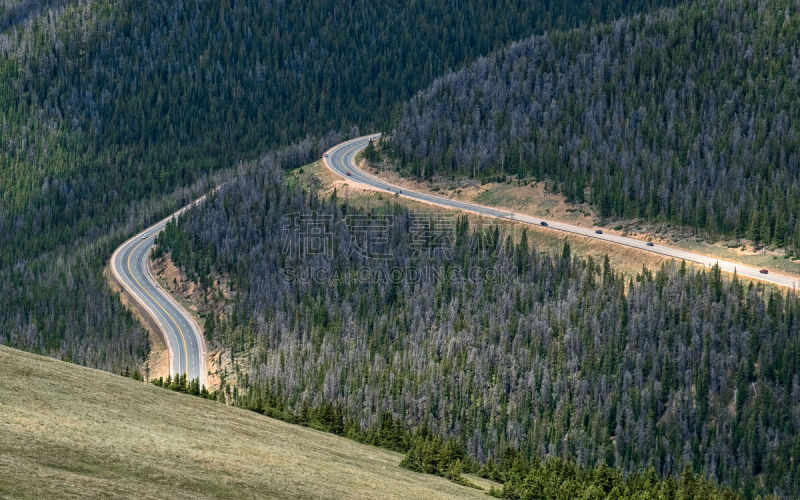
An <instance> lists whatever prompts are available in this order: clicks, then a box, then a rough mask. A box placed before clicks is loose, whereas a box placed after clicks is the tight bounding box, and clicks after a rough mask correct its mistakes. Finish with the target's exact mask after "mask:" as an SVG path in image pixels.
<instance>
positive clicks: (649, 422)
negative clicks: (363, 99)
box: [158, 157, 800, 498]
mask: <svg viewBox="0 0 800 500" xmlns="http://www.w3.org/2000/svg"><path fill="white" fill-rule="evenodd" d="M285 165H286V164H285V163H283V162H282V160H281V159H279V158H274V157H272V158H265V159H264V160H262V161H261V162H259V163H257V164H253V165H250V166H249V167H247V168H242V170H241V171H240V173H239V176H238V177H237V178H236V179H235V180H234V181H232V182H231V183H229V184H227V185H226V186H225V187H223V188H222V190H221V191H220V192H219V193H218V194H217V195H215V196H214V197H213V198H212V199H210V200H209V201H208V203H206V204H204V205H203V206H201V207H199V208H197V209H194V210H192V211H191V212H189V213H187V214H186V216H184V217H182V218H180V219H179V220H178V221H177V222H176V223H173V224H170V225H169V226H168V228H167V229H166V230H165V232H164V233H163V234H162V235H161V236H160V237H159V239H158V245H159V246H160V247H161V249H162V250H164V251H167V252H170V254H171V256H172V258H173V260H174V261H175V262H176V263H177V264H178V265H179V266H181V267H182V268H183V269H185V271H186V273H187V274H188V275H189V276H190V277H191V278H192V279H194V280H196V281H198V282H200V283H211V282H212V280H210V279H207V278H206V277H207V276H209V274H214V275H222V276H224V277H225V278H226V279H227V280H229V281H230V283H231V285H232V287H233V290H234V297H233V298H232V300H231V302H230V303H229V305H228V306H227V309H226V311H225V312H224V313H223V314H221V315H220V316H212V317H213V318H214V319H213V320H212V321H210V322H209V321H208V319H207V320H206V325H207V326H206V335H207V336H208V337H209V338H210V342H212V344H214V345H217V346H219V347H222V348H224V349H226V350H229V351H230V352H231V353H233V354H234V355H236V356H245V357H246V359H247V363H246V364H245V366H244V367H243V369H242V371H241V372H240V373H239V377H238V379H237V386H238V397H237V401H238V404H239V405H241V406H244V407H248V408H252V409H260V410H261V411H264V412H267V413H270V412H282V413H292V414H297V413H298V412H300V411H301V408H303V407H304V406H305V407H308V408H318V407H320V406H322V405H324V404H331V405H335V406H336V407H337V408H340V410H341V415H342V418H343V419H351V420H354V421H356V422H359V426H360V428H362V429H370V428H374V427H375V426H376V425H377V423H378V421H379V419H380V418H381V416H382V415H384V414H386V413H387V412H388V413H389V414H391V415H393V416H394V417H395V418H397V419H399V421H401V422H402V423H403V426H404V427H405V428H407V429H408V430H409V432H412V433H413V432H416V431H417V430H419V429H426V430H429V431H430V432H431V433H432V434H433V435H435V436H440V437H441V438H443V439H453V440H455V441H456V442H457V443H459V444H460V445H461V446H463V447H464V450H465V451H466V453H467V454H468V456H469V457H470V459H472V460H475V461H477V462H478V463H486V462H487V461H489V460H492V459H497V457H498V456H499V454H500V453H502V451H503V450H505V449H506V448H509V447H510V448H513V449H516V450H519V452H520V453H521V454H522V455H523V456H524V457H526V459H530V460H533V459H535V458H537V457H538V458H543V457H548V456H552V457H563V458H570V459H574V460H576V461H577V463H578V464H581V466H586V467H590V468H591V467H595V466H598V465H602V464H605V465H607V466H609V467H616V468H619V469H620V470H621V471H622V472H623V473H631V472H636V471H642V470H643V469H644V468H646V467H652V468H653V469H654V470H655V472H656V474H658V475H659V476H662V477H665V476H667V475H671V476H672V477H678V476H680V474H681V473H682V471H683V470H684V469H685V468H686V467H689V469H690V470H692V471H694V472H699V473H702V474H704V475H706V476H707V477H709V478H711V479H712V480H713V481H715V482H718V483H721V484H726V485H730V486H732V487H734V488H736V489H738V490H740V491H742V492H743V493H744V494H745V496H746V497H748V498H750V497H753V496H754V495H755V494H757V493H760V494H763V493H777V494H779V495H783V496H795V495H797V494H798V493H799V492H800V483H798V478H800V474H798V473H799V472H800V469H798V464H799V463H800V460H799V458H798V457H800V455H799V454H800V438H798V437H797V436H798V431H800V412H798V409H799V408H800V336H798V328H799V326H800V325H799V324H798V320H800V301H798V299H797V298H796V297H794V296H793V295H791V294H782V293H779V292H777V291H774V290H771V289H765V288H763V287H762V286H760V285H754V284H751V283H745V282H742V281H740V280H738V279H736V278H733V279H728V278H723V276H722V275H721V273H720V271H719V269H717V268H713V269H711V270H708V271H695V270H692V269H690V268H687V267H686V266H685V265H683V264H679V263H675V264H670V265H665V266H664V267H663V268H662V269H658V270H647V269H643V270H642V271H641V272H640V273H638V275H637V276H636V278H635V279H631V280H627V279H625V278H624V277H623V276H622V275H621V274H619V273H618V272H616V271H615V270H614V269H613V268H612V267H611V266H610V265H609V263H608V262H607V261H606V262H597V261H594V260H591V259H588V260H587V259H582V258H579V257H577V256H574V255H572V252H570V249H569V246H568V245H565V248H564V250H563V251H562V252H561V253H560V254H559V255H550V254H547V253H540V252H537V250H536V247H535V244H531V241H530V239H529V238H528V237H527V235H524V236H522V237H521V238H518V239H517V240H516V241H515V240H513V239H512V238H511V237H510V235H509V234H507V233H506V231H505V230H500V229H499V228H498V227H497V226H486V227H471V226H470V224H469V223H468V221H467V220H466V219H463V218H460V219H458V220H457V221H456V223H455V224H454V225H453V226H452V228H451V229H452V234H450V237H451V240H450V241H451V243H452V248H451V249H450V251H449V252H425V251H422V252H421V251H419V249H418V248H417V247H415V246H414V243H415V235H414V234H413V228H414V227H415V221H417V220H418V219H419V214H414V213H410V212H408V211H407V210H406V209H404V208H402V207H400V206H397V205H393V204H392V203H390V202H386V204H383V205H379V206H377V207H375V208H374V209H373V210H372V212H371V215H370V217H372V218H373V219H370V220H380V221H388V223H387V225H386V226H385V231H386V234H385V235H384V236H385V237H386V238H387V241H386V244H387V247H388V248H391V249H392V252H391V258H383V259H378V258H368V257H365V256H363V255H362V254H360V253H358V252H352V251H351V250H352V245H351V244H352V242H353V241H355V240H356V239H357V238H358V237H359V234H357V232H356V231H355V230H353V228H352V226H351V225H350V224H349V222H348V221H349V220H352V219H353V218H358V217H362V216H364V215H367V214H366V213H365V212H364V211H363V209H356V208H354V207H351V206H350V205H349V204H348V202H347V200H346V199H341V198H340V197H338V196H334V197H331V198H328V197H326V198H325V199H321V198H320V197H319V196H317V195H315V194H314V193H313V192H307V191H304V190H302V189H300V188H299V187H297V186H296V185H295V184H296V183H295V182H293V181H292V182H288V183H287V182H285V181H284V177H283V174H282V167H283V166H285ZM287 214H307V215H308V216H313V217H314V219H313V220H315V221H321V224H322V225H323V226H324V231H323V234H325V235H327V237H329V238H330V240H329V247H328V248H330V249H331V252H330V253H325V254H313V253H312V254H308V253H302V252H295V251H292V250H293V248H291V247H287V244H288V243H291V241H290V240H289V242H288V243H287V232H286V231H287V218H286V215H287ZM309 214H310V215H309ZM387 216H388V217H387ZM320 271H324V272H320ZM365 272H366V273H367V276H368V277H369V279H366V280H363V279H359V276H362V275H363V274H359V273H365ZM393 273H394V274H393ZM315 276H323V277H324V279H323V280H322V281H320V280H316V279H315V278H314V277H315ZM381 276H384V277H385V276H391V277H392V278H391V279H384V278H381Z"/></svg>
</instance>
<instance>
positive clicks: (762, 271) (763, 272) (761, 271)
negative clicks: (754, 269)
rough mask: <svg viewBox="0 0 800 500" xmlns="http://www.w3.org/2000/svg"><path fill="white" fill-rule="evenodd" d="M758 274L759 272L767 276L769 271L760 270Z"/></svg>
mask: <svg viewBox="0 0 800 500" xmlns="http://www.w3.org/2000/svg"><path fill="white" fill-rule="evenodd" d="M759 272H760V273H761V274H769V270H767V269H762V270H760V271H759Z"/></svg>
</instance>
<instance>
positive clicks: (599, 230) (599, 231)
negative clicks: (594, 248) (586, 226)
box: [595, 229, 603, 234]
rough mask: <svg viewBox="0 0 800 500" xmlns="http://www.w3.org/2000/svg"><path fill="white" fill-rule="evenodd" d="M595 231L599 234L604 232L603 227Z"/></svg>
mask: <svg viewBox="0 0 800 500" xmlns="http://www.w3.org/2000/svg"><path fill="white" fill-rule="evenodd" d="M595 233H597V234H603V230H602V229H598V230H596V231H595Z"/></svg>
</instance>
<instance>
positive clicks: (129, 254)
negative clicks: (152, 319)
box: [127, 240, 189, 378]
mask: <svg viewBox="0 0 800 500" xmlns="http://www.w3.org/2000/svg"><path fill="white" fill-rule="evenodd" d="M145 241H146V240H142V241H140V242H139V243H138V244H137V245H136V246H135V247H133V250H131V251H130V252H128V259H127V263H128V273H130V275H131V278H133V281H135V282H136V284H137V285H139V288H141V289H142V290H144V293H146V294H147V295H149V296H150V298H151V299H153V302H155V303H156V305H157V306H158V307H160V308H161V310H162V311H164V314H166V315H167V317H168V318H169V319H171V320H172V322H173V323H175V326H177V327H178V332H179V333H180V334H181V339H182V340H183V353H184V355H183V361H184V364H185V366H186V372H185V373H186V377H187V378H188V377H189V349H188V348H187V347H186V337H184V336H183V330H181V325H179V324H178V322H177V321H175V318H173V317H172V315H171V314H170V313H169V312H167V310H166V309H164V306H162V305H161V304H160V303H159V302H158V301H157V300H156V299H155V297H153V296H152V295H150V292H148V291H147V289H146V288H145V287H143V286H142V284H141V283H139V280H137V279H136V275H134V274H133V271H131V255H132V254H133V252H135V251H136V249H137V248H139V246H140V245H141V244H142V243H144V242H145ZM179 368H180V367H179Z"/></svg>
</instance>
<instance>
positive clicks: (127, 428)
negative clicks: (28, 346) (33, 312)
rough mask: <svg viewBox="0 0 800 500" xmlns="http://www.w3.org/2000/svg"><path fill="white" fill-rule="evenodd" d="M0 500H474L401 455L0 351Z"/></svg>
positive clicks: (467, 492)
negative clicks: (410, 467)
mask: <svg viewBox="0 0 800 500" xmlns="http://www.w3.org/2000/svg"><path fill="white" fill-rule="evenodd" d="M0 449H2V450H3V453H2V454H0V471H2V473H0V497H6V496H8V497H13V498H24V497H45V498H47V497H50V498H52V497H54V496H58V497H101V496H102V497H131V496H136V497H138V498H154V497H158V498H186V497H191V498H198V497H220V496H225V497H232V496H236V497H255V496H258V497H309V496H314V497H317V496H329V497H371V498H374V497H403V498H409V497H426V498H430V497H460V498H466V497H470V496H472V497H474V496H481V495H483V494H482V493H481V492H480V491H477V490H474V489H470V488H465V487H462V486H459V485H456V484H454V483H451V482H448V481H446V480H444V479H441V478H436V477H432V476H428V475H423V474H418V473H414V472H411V471H407V470H405V469H401V468H400V467H399V466H398V464H399V462H400V460H401V455H400V454H397V453H392V452H388V451H384V450H380V449H378V448H373V447H370V446H365V445H361V444H358V443H355V442H353V441H350V440H347V439H344V438H340V437H337V436H333V435H330V434H325V433H322V432H318V431H315V430H312V429H308V428H305V427H300V426H295V425H290V424H286V423H283V422H280V421H277V420H273V419H270V418H267V417H264V416H261V415H258V414H255V413H253V412H249V411H245V410H239V409H236V408H230V407H227V406H224V405H222V404H219V403H215V402H211V401H206V400H203V399H200V398H195V397H191V396H187V395H183V394H178V393H174V392H171V391H167V390H164V389H160V388H157V387H154V386H151V385H148V384H143V383H141V382H136V381H134V380H131V379H126V378H123V377H119V376H116V375H111V374H108V373H105V372H101V371H97V370H92V369H88V368H83V367H80V366H76V365H73V364H69V363H64V362H61V361H56V360H53V359H50V358H45V357H41V356H37V355H33V354H29V353H24V352H22V351H17V350H13V349H9V348H7V347H2V346H0Z"/></svg>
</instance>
